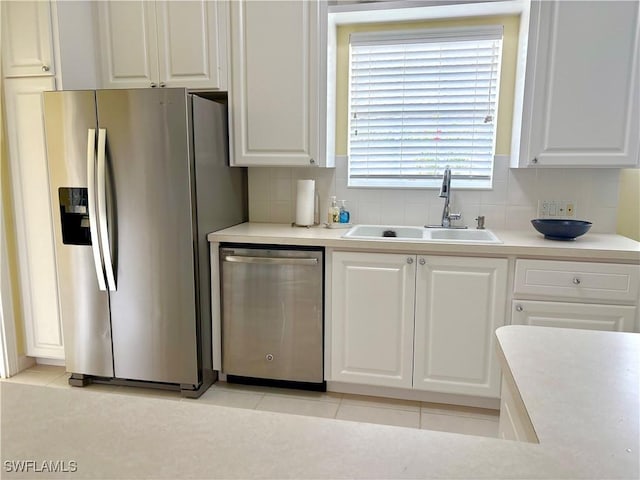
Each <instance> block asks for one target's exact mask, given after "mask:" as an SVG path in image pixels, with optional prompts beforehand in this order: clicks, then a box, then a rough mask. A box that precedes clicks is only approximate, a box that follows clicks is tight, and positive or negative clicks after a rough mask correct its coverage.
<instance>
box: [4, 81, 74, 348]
mask: <svg viewBox="0 0 640 480" xmlns="http://www.w3.org/2000/svg"><path fill="white" fill-rule="evenodd" d="M4 87H5V99H6V109H7V110H6V113H7V136H8V145H9V161H10V168H11V182H12V190H13V193H14V199H13V203H14V207H15V219H16V234H17V240H18V246H19V247H18V269H19V272H20V289H21V296H22V298H21V304H22V311H23V315H24V323H25V330H26V332H25V333H26V343H27V351H26V353H27V355H30V356H33V357H46V358H57V359H62V358H64V349H63V344H62V327H61V324H60V315H59V309H58V287H57V281H56V265H55V256H54V246H53V245H54V244H53V223H52V218H51V207H50V206H51V203H50V197H49V177H48V170H47V156H46V148H45V134H44V115H43V106H42V105H43V102H42V92H43V91H45V90H55V82H54V79H53V77H43V78H37V77H35V78H29V79H25V78H20V79H18V78H16V79H7V80H5V84H4Z"/></svg>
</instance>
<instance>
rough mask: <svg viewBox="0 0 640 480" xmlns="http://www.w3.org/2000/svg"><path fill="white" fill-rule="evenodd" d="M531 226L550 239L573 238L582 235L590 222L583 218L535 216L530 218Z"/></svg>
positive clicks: (586, 230)
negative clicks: (532, 218) (568, 218)
mask: <svg viewBox="0 0 640 480" xmlns="http://www.w3.org/2000/svg"><path fill="white" fill-rule="evenodd" d="M531 224H532V225H533V228H535V229H536V230H537V231H539V232H540V233H542V234H543V235H544V238H548V239H550V240H573V239H574V238H576V237H579V236H580V235H584V234H585V233H587V232H588V231H589V229H590V228H591V222H585V221H583V220H557V219H549V218H536V219H535V220H531Z"/></svg>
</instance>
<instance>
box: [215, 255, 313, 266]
mask: <svg viewBox="0 0 640 480" xmlns="http://www.w3.org/2000/svg"><path fill="white" fill-rule="evenodd" d="M223 261H225V262H230V263H254V264H262V265H307V266H313V265H317V264H318V259H317V258H313V257H309V258H296V257H247V256H244V255H225V256H224V257H223Z"/></svg>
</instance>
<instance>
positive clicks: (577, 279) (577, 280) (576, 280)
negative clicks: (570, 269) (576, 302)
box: [573, 277, 580, 285]
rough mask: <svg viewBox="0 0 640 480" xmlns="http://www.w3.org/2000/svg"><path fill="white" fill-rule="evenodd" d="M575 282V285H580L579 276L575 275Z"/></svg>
mask: <svg viewBox="0 0 640 480" xmlns="http://www.w3.org/2000/svg"><path fill="white" fill-rule="evenodd" d="M573 284H574V285H580V279H579V278H578V277H574V278H573Z"/></svg>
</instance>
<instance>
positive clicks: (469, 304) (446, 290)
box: [413, 256, 508, 398]
mask: <svg viewBox="0 0 640 480" xmlns="http://www.w3.org/2000/svg"><path fill="white" fill-rule="evenodd" d="M423 261H424V264H423ZM418 263H419V265H418V274H417V276H416V285H417V286H416V313H415V348H414V359H415V360H414V368H413V388H416V389H420V390H429V391H432V392H441V393H452V394H466V395H477V396H485V397H487V396H488V397H495V398H498V397H499V396H500V365H499V364H498V360H497V358H496V355H495V335H494V332H495V330H496V329H497V328H498V327H501V326H503V325H504V324H505V305H506V294H507V268H508V261H507V260H506V259H496V258H465V257H422V256H419V257H418Z"/></svg>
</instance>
